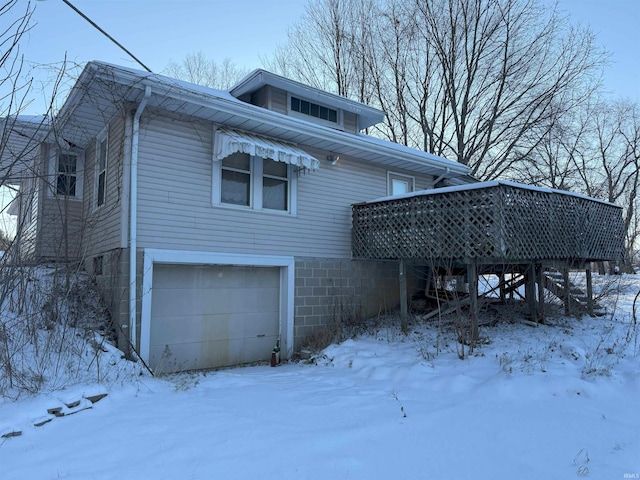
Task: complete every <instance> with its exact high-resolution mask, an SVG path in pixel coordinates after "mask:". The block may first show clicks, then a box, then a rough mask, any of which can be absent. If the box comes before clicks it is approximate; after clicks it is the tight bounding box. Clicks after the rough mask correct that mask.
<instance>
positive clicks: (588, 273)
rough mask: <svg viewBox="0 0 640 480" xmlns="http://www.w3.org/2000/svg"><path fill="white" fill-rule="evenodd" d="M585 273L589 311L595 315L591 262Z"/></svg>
mask: <svg viewBox="0 0 640 480" xmlns="http://www.w3.org/2000/svg"><path fill="white" fill-rule="evenodd" d="M585 274H586V277H587V313H588V314H589V315H591V316H592V317H593V279H592V278H591V264H590V263H587V266H586V268H585Z"/></svg>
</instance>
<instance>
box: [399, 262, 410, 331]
mask: <svg viewBox="0 0 640 480" xmlns="http://www.w3.org/2000/svg"><path fill="white" fill-rule="evenodd" d="M406 273H407V271H406V265H405V261H404V258H401V259H400V271H399V275H400V278H399V280H400V281H399V283H400V328H402V332H403V333H407V331H408V329H409V328H408V325H407V316H408V312H407V275H406Z"/></svg>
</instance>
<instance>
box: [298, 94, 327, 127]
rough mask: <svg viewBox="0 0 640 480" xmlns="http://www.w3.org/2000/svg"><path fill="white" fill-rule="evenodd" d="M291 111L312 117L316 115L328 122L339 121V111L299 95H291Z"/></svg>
mask: <svg viewBox="0 0 640 480" xmlns="http://www.w3.org/2000/svg"><path fill="white" fill-rule="evenodd" d="M290 105H291V111H293V112H298V113H301V114H303V115H309V116H310V117H316V118H319V119H320V120H325V121H327V122H332V123H338V111H337V110H334V109H333V108H328V107H323V106H322V105H318V104H317V103H313V102H308V101H306V100H302V99H300V98H298V97H293V96H292V97H291V102H290Z"/></svg>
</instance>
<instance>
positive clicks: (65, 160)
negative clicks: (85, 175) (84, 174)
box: [55, 153, 78, 197]
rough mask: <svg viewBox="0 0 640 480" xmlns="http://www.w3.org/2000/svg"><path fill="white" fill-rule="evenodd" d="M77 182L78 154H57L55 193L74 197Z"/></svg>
mask: <svg viewBox="0 0 640 480" xmlns="http://www.w3.org/2000/svg"><path fill="white" fill-rule="evenodd" d="M77 183H78V155H76V154H75V153H60V154H58V162H57V169H56V190H55V191H56V195H60V196H66V197H75V196H76V193H77V192H76V190H77Z"/></svg>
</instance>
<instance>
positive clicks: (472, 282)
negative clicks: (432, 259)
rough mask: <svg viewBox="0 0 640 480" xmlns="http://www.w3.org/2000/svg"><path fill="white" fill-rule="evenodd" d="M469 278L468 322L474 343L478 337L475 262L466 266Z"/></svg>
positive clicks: (476, 273) (476, 272)
mask: <svg viewBox="0 0 640 480" xmlns="http://www.w3.org/2000/svg"><path fill="white" fill-rule="evenodd" d="M467 274H468V276H469V321H470V322H471V341H473V342H475V341H476V340H478V338H479V337H480V332H479V330H478V270H477V268H476V262H475V261H473V260H472V261H471V262H469V264H468V265H467Z"/></svg>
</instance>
